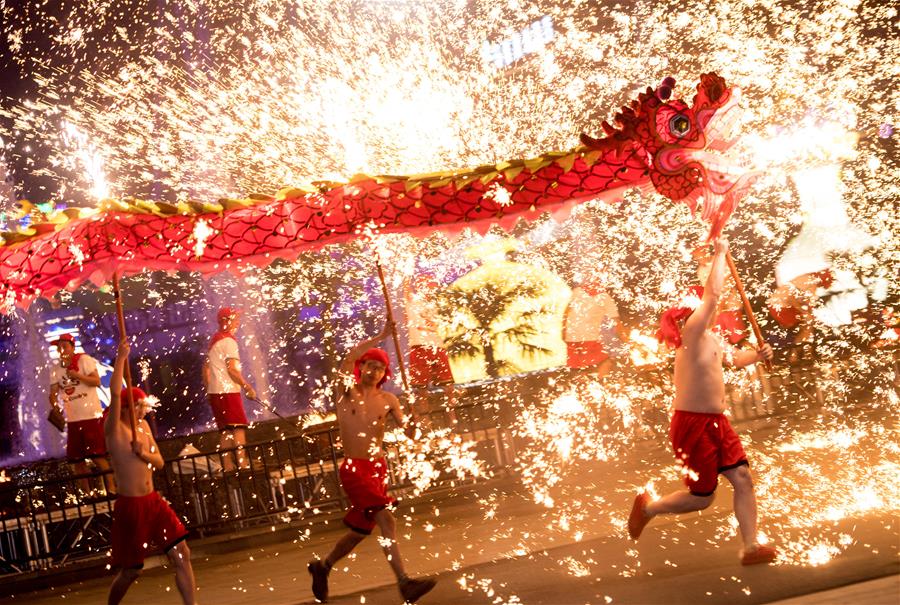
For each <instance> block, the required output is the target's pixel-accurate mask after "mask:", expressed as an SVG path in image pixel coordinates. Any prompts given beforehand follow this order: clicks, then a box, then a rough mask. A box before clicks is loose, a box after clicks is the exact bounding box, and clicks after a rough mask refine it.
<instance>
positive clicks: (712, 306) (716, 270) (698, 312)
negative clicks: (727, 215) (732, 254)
mask: <svg viewBox="0 0 900 605" xmlns="http://www.w3.org/2000/svg"><path fill="white" fill-rule="evenodd" d="M727 253H728V240H727V239H725V238H724V237H720V238H719V239H718V240H716V249H715V254H714V256H713V260H712V266H711V267H710V269H709V277H707V278H706V286H705V287H704V288H703V301H702V302H701V303H700V306H699V307H697V308H696V309H695V310H694V312H693V313H691V316H690V317H688V319H687V321H686V322H685V324H684V335H685V337H686V338H690V337H698V336H700V334H702V333H703V331H704V330H706V329H708V328H711V327H713V325H715V321H716V308H717V307H718V306H719V297H720V296H721V295H722V288H723V286H724V285H725V255H726V254H727Z"/></svg>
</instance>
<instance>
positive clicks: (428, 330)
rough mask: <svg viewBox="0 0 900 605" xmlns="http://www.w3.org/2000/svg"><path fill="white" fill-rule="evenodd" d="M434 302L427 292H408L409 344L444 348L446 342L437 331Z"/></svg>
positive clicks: (407, 324)
mask: <svg viewBox="0 0 900 605" xmlns="http://www.w3.org/2000/svg"><path fill="white" fill-rule="evenodd" d="M432 305H433V303H430V302H429V301H428V297H427V296H426V295H425V293H418V292H417V293H408V294H407V296H406V328H407V330H408V331H409V338H408V342H409V346H411V347H415V346H426V347H435V348H443V346H444V342H443V341H442V340H441V337H440V336H439V335H438V333H437V323H435V321H434V311H433V309H432Z"/></svg>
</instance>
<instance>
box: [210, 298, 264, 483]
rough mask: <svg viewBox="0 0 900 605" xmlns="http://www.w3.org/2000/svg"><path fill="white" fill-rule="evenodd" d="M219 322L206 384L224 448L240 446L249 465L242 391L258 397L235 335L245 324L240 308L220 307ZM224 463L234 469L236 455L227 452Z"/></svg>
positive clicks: (239, 453)
mask: <svg viewBox="0 0 900 605" xmlns="http://www.w3.org/2000/svg"><path fill="white" fill-rule="evenodd" d="M218 321H219V331H218V332H217V333H216V335H215V336H213V337H212V340H211V341H210V343H209V352H208V354H207V358H206V363H205V364H204V365H203V383H204V384H205V385H206V393H207V395H208V396H209V404H210V406H211V407H212V409H213V414H214V415H215V418H216V426H217V427H218V429H219V432H220V438H219V444H220V447H221V448H222V449H223V450H224V449H232V448H234V447H237V448H238V449H237V462H238V466H239V467H240V468H249V466H250V463H249V461H248V460H247V457H246V456H245V455H244V449H243V445H244V444H245V443H247V414H246V412H245V411H244V401H243V399H242V398H241V391H244V392H245V393H246V394H247V397H248V398H250V399H256V391H255V390H254V389H253V387H252V386H250V383H249V382H247V380H246V379H245V378H244V375H243V374H242V373H241V358H240V354H239V353H238V343H237V340H236V339H235V337H234V333H235V332H236V331H237V329H238V327H239V326H240V323H241V320H240V314H239V311H237V310H236V309H231V308H229V307H223V308H221V309H219V313H218ZM223 462H224V464H223V466H224V468H225V470H226V471H231V470H234V457H233V456H232V455H230V454H229V455H226V456H225V459H224V461H223Z"/></svg>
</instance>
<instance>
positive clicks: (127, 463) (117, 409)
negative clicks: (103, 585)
mask: <svg viewBox="0 0 900 605" xmlns="http://www.w3.org/2000/svg"><path fill="white" fill-rule="evenodd" d="M117 285H118V284H116V286H117ZM116 291H117V292H118V288H117V289H116ZM128 353H129V346H128V341H127V340H126V339H125V334H124V333H122V334H121V338H120V341H119V350H118V352H117V353H116V361H115V363H114V364H113V375H112V382H111V383H110V391H111V394H110V402H109V410H107V414H106V420H105V421H104V433H105V435H106V445H107V448H108V449H109V455H110V458H111V459H112V468H113V472H114V473H115V476H116V481H117V482H118V485H119V495H118V497H117V498H116V504H115V508H114V510H113V524H112V561H111V567H112V568H114V569H115V568H118V570H119V572H118V574H117V575H116V577H115V579H114V580H113V583H112V585H111V586H110V587H109V597H108V600H107V602H108V603H109V605H117V604H118V603H119V602H121V601H122V599H123V598H124V597H125V593H126V592H128V589H129V587H131V585H132V583H134V581H135V580H137V578H138V576H140V575H141V569H142V568H143V566H144V559H145V558H146V557H147V556H149V555H151V554H153V553H154V552H155V551H162V552H164V553H165V554H166V556H167V557H168V558H169V561H170V562H171V563H172V566H173V567H174V569H175V584H176V585H177V586H178V591H179V593H180V594H181V600H182V602H183V603H185V605H193V604H194V603H195V600H194V593H195V582H194V569H193V567H192V566H191V551H190V549H188V545H187V542H185V539H186V538H187V535H188V532H187V530H186V529H185V527H184V524H183V523H182V522H181V520H180V519H179V518H178V517H177V515H176V514H175V512H174V511H173V510H172V508H171V507H170V506H169V503H168V502H166V501H165V500H163V498H162V497H161V496H160V495H159V492H157V491H155V490H154V489H153V471H154V470H159V469H161V468H162V467H163V465H164V464H165V461H164V460H163V457H162V454H160V451H159V446H158V445H157V443H156V440H155V439H154V438H153V434H152V433H151V432H150V425H149V424H147V421H146V420H144V419H143V416H144V412H145V411H146V407H145V404H146V399H147V395H146V393H144V392H143V391H142V390H141V389H138V388H134V387H126V388H124V389H123V388H122V375H123V374H125V375H126V377H127V373H126V370H125V368H127V367H128ZM126 408H127V409H126ZM136 420H137V422H136Z"/></svg>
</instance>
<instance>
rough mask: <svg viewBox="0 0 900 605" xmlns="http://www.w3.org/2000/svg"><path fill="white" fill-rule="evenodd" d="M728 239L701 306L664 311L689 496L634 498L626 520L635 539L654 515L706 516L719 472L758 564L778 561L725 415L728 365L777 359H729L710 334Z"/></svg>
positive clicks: (755, 354) (676, 440)
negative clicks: (764, 539) (763, 538)
mask: <svg viewBox="0 0 900 605" xmlns="http://www.w3.org/2000/svg"><path fill="white" fill-rule="evenodd" d="M727 255H728V241H727V240H726V239H725V238H720V239H719V240H718V241H717V242H716V244H715V256H714V257H713V264H712V268H711V270H710V273H709V277H708V278H707V281H706V288H705V289H701V288H697V289H698V290H700V291H701V297H702V302H701V303H700V305H699V306H696V307H695V308H692V307H691V306H681V307H675V308H672V309H669V310H668V311H666V312H665V313H664V314H663V316H662V319H661V321H660V329H659V332H658V333H657V338H659V339H660V341H662V342H665V343H666V344H668V345H669V346H670V347H672V348H674V349H675V411H674V413H673V415H672V426H671V429H670V435H671V440H672V449H673V450H674V453H675V456H676V457H677V459H678V462H679V463H680V464H681V465H682V466H683V470H684V473H683V474H684V480H685V483H686V484H687V487H688V490H689V491H687V492H685V491H680V492H674V493H671V494H669V495H667V496H663V497H662V498H660V499H658V500H655V501H651V500H650V496H649V495H648V494H647V493H646V492H642V493H640V494H638V495H637V496H636V497H635V499H634V504H633V506H632V509H631V514H630V516H629V518H628V533H629V535H630V536H631V538H632V539H634V540H637V539H638V537H639V536H640V535H641V532H642V531H643V530H644V527H645V526H646V525H647V523H648V522H649V521H650V519H652V518H653V517H655V516H656V515H662V514H676V513H686V512H691V511H697V510H703V509H705V508H707V507H708V506H709V505H710V504H712V501H713V498H714V497H715V490H716V485H717V484H718V477H719V475H720V474H722V475H725V478H726V479H728V481H729V482H731V485H732V486H733V487H734V514H735V517H737V521H738V527H739V529H740V534H741V538H742V540H743V544H744V547H743V549H742V550H741V556H740V559H741V563H742V564H743V565H754V564H757V563H770V562H772V561H774V560H775V557H776V555H777V551H776V550H775V548H773V547H771V546H767V545H763V544H760V543H759V542H758V538H757V525H756V524H757V509H756V493H755V491H754V488H753V480H752V478H751V475H750V467H749V462H748V461H747V456H746V454H745V453H744V448H743V446H742V445H741V440H740V438H738V436H737V433H735V431H734V429H733V428H731V424H730V423H729V422H728V417H727V416H725V413H724V412H725V409H726V404H725V380H724V375H723V373H722V364H723V362H724V363H728V364H730V365H734V366H736V367H743V366H746V365H749V364H751V363H754V362H756V361H761V360H765V359H771V358H772V348H771V347H770V346H769V345H767V344H762V345H761V346H760V349H759V350H758V351H748V350H742V351H736V352H734V354H733V355H731V356H727V357H726V358H723V351H722V339H721V338H719V337H718V336H717V335H716V334H714V333H713V332H712V327H713V326H714V324H715V318H716V307H717V304H718V301H719V296H720V295H721V293H722V287H723V284H724V281H725V264H726V263H727V260H726V259H727Z"/></svg>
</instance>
